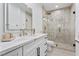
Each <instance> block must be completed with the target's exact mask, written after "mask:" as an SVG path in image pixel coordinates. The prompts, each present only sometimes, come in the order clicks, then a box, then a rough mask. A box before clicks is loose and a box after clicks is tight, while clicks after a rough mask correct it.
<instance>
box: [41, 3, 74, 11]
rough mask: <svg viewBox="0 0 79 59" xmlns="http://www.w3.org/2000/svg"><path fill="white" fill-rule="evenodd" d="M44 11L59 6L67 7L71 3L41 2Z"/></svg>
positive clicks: (58, 7)
mask: <svg viewBox="0 0 79 59" xmlns="http://www.w3.org/2000/svg"><path fill="white" fill-rule="evenodd" d="M42 5H43V7H44V9H45V10H46V11H53V10H56V9H60V8H65V7H69V6H71V5H72V3H44V4H42Z"/></svg>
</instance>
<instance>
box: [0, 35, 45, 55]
mask: <svg viewBox="0 0 79 59" xmlns="http://www.w3.org/2000/svg"><path fill="white" fill-rule="evenodd" d="M44 35H46V34H35V35H33V36H23V37H17V38H14V40H13V41H10V42H0V55H1V54H4V53H6V52H8V51H11V50H13V49H15V48H18V47H20V46H22V45H23V44H26V43H27V44H28V43H30V42H32V41H34V39H36V38H39V37H41V36H44Z"/></svg>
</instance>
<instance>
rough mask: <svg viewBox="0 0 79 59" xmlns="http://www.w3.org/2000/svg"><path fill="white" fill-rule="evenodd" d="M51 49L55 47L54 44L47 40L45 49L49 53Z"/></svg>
mask: <svg viewBox="0 0 79 59" xmlns="http://www.w3.org/2000/svg"><path fill="white" fill-rule="evenodd" d="M53 47H56V44H55V42H54V41H50V40H47V49H48V51H51V50H52V48H53Z"/></svg>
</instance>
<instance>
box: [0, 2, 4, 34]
mask: <svg viewBox="0 0 79 59" xmlns="http://www.w3.org/2000/svg"><path fill="white" fill-rule="evenodd" d="M2 33H3V4H2V3H0V35H1V34H2Z"/></svg>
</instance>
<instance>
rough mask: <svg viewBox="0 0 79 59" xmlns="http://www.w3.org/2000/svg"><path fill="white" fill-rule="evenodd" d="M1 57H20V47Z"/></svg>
mask: <svg viewBox="0 0 79 59" xmlns="http://www.w3.org/2000/svg"><path fill="white" fill-rule="evenodd" d="M2 56H22V47H20V48H17V49H14V50H12V51H9V52H7V53H5V54H3V55H2Z"/></svg>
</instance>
